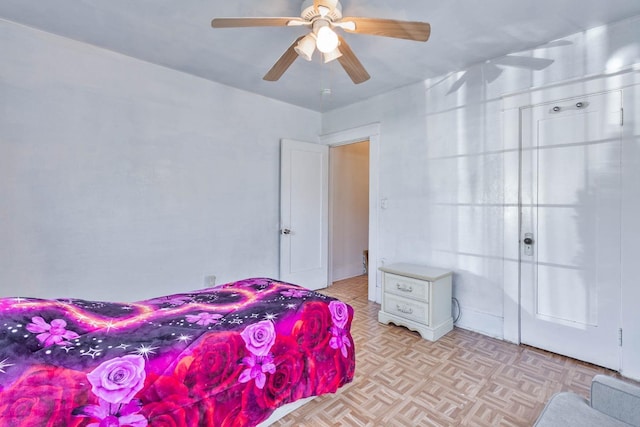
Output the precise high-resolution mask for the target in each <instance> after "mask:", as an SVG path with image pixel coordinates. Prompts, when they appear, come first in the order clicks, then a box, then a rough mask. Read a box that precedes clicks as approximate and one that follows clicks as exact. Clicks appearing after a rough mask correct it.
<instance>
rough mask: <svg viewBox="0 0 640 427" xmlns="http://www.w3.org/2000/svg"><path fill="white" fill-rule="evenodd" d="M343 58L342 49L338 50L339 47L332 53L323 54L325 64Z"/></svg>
mask: <svg viewBox="0 0 640 427" xmlns="http://www.w3.org/2000/svg"><path fill="white" fill-rule="evenodd" d="M341 56H342V52H340V49H338V48H337V47H336V48H335V49H333V50H332V51H331V52H327V53H323V54H322V58H323V60H324V63H325V64H326V63H328V62H331V61H333V60H334V59H338V58H340V57H341Z"/></svg>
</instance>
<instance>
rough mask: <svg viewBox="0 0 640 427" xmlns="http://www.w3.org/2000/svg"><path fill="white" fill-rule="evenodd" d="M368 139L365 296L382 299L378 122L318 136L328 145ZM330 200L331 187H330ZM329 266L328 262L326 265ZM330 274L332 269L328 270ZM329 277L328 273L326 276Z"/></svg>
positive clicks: (330, 240) (374, 299)
mask: <svg viewBox="0 0 640 427" xmlns="http://www.w3.org/2000/svg"><path fill="white" fill-rule="evenodd" d="M366 140H368V141H369V249H368V250H369V265H368V269H367V277H368V283H369V288H368V296H367V298H368V299H369V300H370V301H375V302H377V303H380V302H381V300H382V291H381V287H380V286H381V283H382V275H381V273H380V272H379V271H378V206H379V198H380V197H379V179H378V176H379V173H378V169H379V163H380V161H379V160H380V123H371V124H368V125H364V126H359V127H356V128H352V129H347V130H343V131H337V132H332V133H328V134H325V135H320V137H319V141H320V143H321V144H323V145H327V146H329V147H338V146H340V145H348V144H352V143H355V142H362V141H366ZM329 200H331V186H329ZM331 242H332V229H331V225H330V226H329V254H328V255H329V258H328V259H332V257H331ZM329 269H331V265H329ZM329 273H330V274H331V272H329ZM329 277H331V275H330V276H329Z"/></svg>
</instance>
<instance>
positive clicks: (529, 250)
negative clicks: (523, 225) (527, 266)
mask: <svg viewBox="0 0 640 427" xmlns="http://www.w3.org/2000/svg"><path fill="white" fill-rule="evenodd" d="M522 243H524V254H525V255H527V256H533V233H524V239H522Z"/></svg>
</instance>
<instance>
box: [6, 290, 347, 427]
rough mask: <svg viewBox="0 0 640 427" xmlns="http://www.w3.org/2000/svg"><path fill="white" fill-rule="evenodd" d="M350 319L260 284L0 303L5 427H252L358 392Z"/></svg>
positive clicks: (341, 311)
mask: <svg viewBox="0 0 640 427" xmlns="http://www.w3.org/2000/svg"><path fill="white" fill-rule="evenodd" d="M352 319H353V308H352V307H351V306H349V305H347V304H345V303H344V302H341V301H339V300H336V299H334V298H331V297H327V296H325V295H322V294H320V293H317V292H313V291H309V290H306V289H304V288H301V287H299V286H296V285H292V284H288V283H282V282H278V281H275V280H272V279H264V278H257V279H246V280H242V281H239V282H235V283H230V284H226V285H221V286H217V287H215V288H209V289H203V290H198V291H194V292H191V293H186V294H178V295H170V296H166V297H162V298H155V299H151V300H147V301H140V302H136V303H109V302H96V301H85V300H79V299H57V300H42V299H34V298H5V299H0V425H1V426H3V427H8V426H21V427H22V426H33V427H40V426H48V427H68V426H82V427H125V426H130V427H144V426H163V427H164V426H176V427H177V426H189V427H194V426H211V427H214V426H215V427H219V426H254V425H257V424H258V423H260V422H261V421H263V420H265V419H267V418H268V417H269V415H270V414H271V413H272V412H273V411H274V410H275V409H276V408H278V407H280V406H282V405H284V404H286V403H290V402H294V401H296V400H298V399H302V398H305V397H309V396H317V395H322V394H325V393H334V392H335V391H336V390H337V389H338V388H339V387H341V386H343V385H345V384H347V383H349V382H351V380H352V379H353V375H354V370H355V352H354V350H355V349H354V344H353V338H352V337H351V334H350V327H351V321H352Z"/></svg>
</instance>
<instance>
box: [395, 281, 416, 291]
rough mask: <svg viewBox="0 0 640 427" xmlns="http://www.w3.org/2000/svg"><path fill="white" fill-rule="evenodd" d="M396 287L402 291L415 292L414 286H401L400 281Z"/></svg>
mask: <svg viewBox="0 0 640 427" xmlns="http://www.w3.org/2000/svg"><path fill="white" fill-rule="evenodd" d="M396 288H398V290H399V291H402V292H413V286H409V287H407V286H400V283H396Z"/></svg>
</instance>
